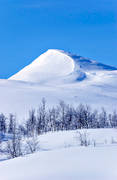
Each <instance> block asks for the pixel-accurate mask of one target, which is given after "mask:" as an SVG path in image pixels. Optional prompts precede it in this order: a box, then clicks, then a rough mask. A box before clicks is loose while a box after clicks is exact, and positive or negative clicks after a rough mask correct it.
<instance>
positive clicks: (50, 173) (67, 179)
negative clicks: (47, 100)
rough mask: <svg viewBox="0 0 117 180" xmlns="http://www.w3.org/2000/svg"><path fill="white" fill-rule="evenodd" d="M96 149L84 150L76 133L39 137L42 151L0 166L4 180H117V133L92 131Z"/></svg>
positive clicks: (88, 131) (90, 136)
mask: <svg viewBox="0 0 117 180" xmlns="http://www.w3.org/2000/svg"><path fill="white" fill-rule="evenodd" d="M79 132H80V133H83V132H85V133H86V134H87V138H88V140H90V142H91V143H92V141H94V140H95V145H96V146H95V147H94V146H93V145H90V146H88V147H81V146H80V145H79V138H77V135H78V134H77V133H76V131H62V132H61V131H60V132H55V133H53V132H52V133H47V134H44V135H41V136H39V143H40V148H41V151H40V152H38V153H35V154H33V155H27V156H26V157H20V158H16V159H13V160H8V161H4V162H0V180H116V179H117V166H116V164H117V163H116V162H117V155H116V154H117V143H116V142H115V143H113V144H112V139H113V140H115V141H116V140H117V131H116V129H88V130H83V129H82V130H79Z"/></svg>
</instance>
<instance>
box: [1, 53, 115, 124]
mask: <svg viewBox="0 0 117 180" xmlns="http://www.w3.org/2000/svg"><path fill="white" fill-rule="evenodd" d="M116 82H117V70H116V68H114V67H111V66H107V65H104V64H101V63H98V62H96V61H93V60H90V59H87V58H83V57H81V56H76V55H72V54H69V53H65V52H63V51H59V50H48V51H47V52H46V53H44V54H42V55H41V56H40V57H39V58H37V59H36V60H35V61H34V62H32V64H30V65H29V66H27V67H25V68H24V69H23V70H21V71H20V72H18V73H17V74H15V75H14V76H12V77H11V78H10V79H9V80H0V112H3V113H11V112H12V113H15V114H16V115H17V117H18V119H19V121H20V122H21V121H24V119H25V118H26V117H27V115H28V111H29V109H31V108H32V107H34V108H37V106H38V105H39V104H40V101H41V99H42V98H43V97H45V98H46V100H47V102H48V105H49V106H51V105H55V104H56V103H58V102H59V101H60V100H64V101H65V102H66V103H69V104H73V105H78V104H79V103H84V104H89V105H91V106H92V107H93V108H101V107H102V106H104V107H105V108H106V109H107V110H109V111H113V110H114V109H115V108H116V107H117V83H116Z"/></svg>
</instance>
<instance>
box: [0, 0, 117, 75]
mask: <svg viewBox="0 0 117 180" xmlns="http://www.w3.org/2000/svg"><path fill="white" fill-rule="evenodd" d="M48 49H62V50H65V51H69V52H72V53H74V54H79V55H81V56H84V57H89V58H92V59H94V60H97V61H99V62H102V63H105V64H109V65H113V66H116V67H117V0H85V1H84V0H71V1H70V0H0V78H8V77H10V76H11V75H13V74H15V73H16V72H18V71H19V70H20V69H22V68H23V67H25V66H26V65H28V64H29V63H31V62H32V61H33V60H34V59H35V58H36V57H38V56H39V55H40V54H42V53H44V52H45V51H46V50H48Z"/></svg>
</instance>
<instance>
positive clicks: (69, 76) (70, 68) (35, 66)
mask: <svg viewBox="0 0 117 180" xmlns="http://www.w3.org/2000/svg"><path fill="white" fill-rule="evenodd" d="M105 70H106V71H112V70H117V69H116V68H115V67H111V66H108V65H104V64H102V63H98V62H96V61H94V60H91V59H88V58H84V57H82V56H79V55H74V54H71V53H69V52H65V51H63V50H58V49H49V50H47V51H46V52H45V53H43V54H42V55H40V56H39V57H38V58H37V59H36V60H34V61H33V62H32V63H31V64H29V65H28V66H26V67H25V68H24V69H22V70H21V71H19V72H18V73H16V74H15V75H13V76H12V77H11V78H10V79H11V80H21V81H29V82H30V81H31V82H48V81H53V80H54V81H56V80H57V81H58V80H59V82H60V81H61V80H64V82H66V81H67V82H71V81H76V80H83V79H85V78H86V77H87V75H86V74H87V72H91V71H94V72H95V71H105Z"/></svg>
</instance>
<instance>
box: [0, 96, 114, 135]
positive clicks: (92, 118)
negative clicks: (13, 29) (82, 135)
mask: <svg viewBox="0 0 117 180" xmlns="http://www.w3.org/2000/svg"><path fill="white" fill-rule="evenodd" d="M115 127H117V112H116V111H114V112H113V113H107V111H106V110H105V109H104V108H102V109H101V111H98V110H92V109H91V107H90V106H89V105H83V104H79V105H78V106H77V107H73V106H72V105H69V104H66V103H65V102H64V101H60V102H59V104H58V105H56V107H51V108H48V107H47V103H46V100H45V99H44V98H43V99H42V102H41V104H40V105H39V107H38V110H37V111H36V110H35V109H32V110H30V111H29V118H28V119H27V121H26V122H25V124H23V125H22V124H18V123H17V120H16V117H15V116H14V115H13V114H10V115H9V118H7V117H6V116H5V115H4V114H3V113H2V114H0V134H1V136H2V135H4V134H5V133H8V134H13V133H14V131H15V130H16V129H17V131H18V133H19V134H21V135H23V136H33V135H34V134H37V135H39V134H42V133H44V132H48V131H60V130H76V129H82V128H86V129H88V128H115Z"/></svg>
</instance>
